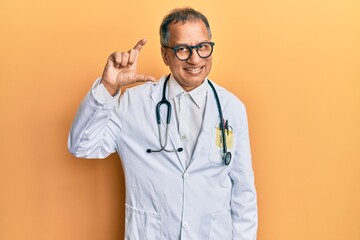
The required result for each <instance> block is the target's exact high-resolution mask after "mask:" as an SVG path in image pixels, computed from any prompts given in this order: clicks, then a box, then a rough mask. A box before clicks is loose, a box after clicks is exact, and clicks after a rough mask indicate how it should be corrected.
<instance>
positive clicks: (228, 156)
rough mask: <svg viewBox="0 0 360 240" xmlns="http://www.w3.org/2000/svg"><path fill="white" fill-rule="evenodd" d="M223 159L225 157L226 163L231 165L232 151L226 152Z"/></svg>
mask: <svg viewBox="0 0 360 240" xmlns="http://www.w3.org/2000/svg"><path fill="white" fill-rule="evenodd" d="M223 159H224V163H225V165H229V164H230V162H231V152H227V153H225V155H224V156H223Z"/></svg>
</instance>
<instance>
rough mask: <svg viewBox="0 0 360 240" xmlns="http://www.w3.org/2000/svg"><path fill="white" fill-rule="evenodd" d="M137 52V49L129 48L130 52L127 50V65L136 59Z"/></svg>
mask: <svg viewBox="0 0 360 240" xmlns="http://www.w3.org/2000/svg"><path fill="white" fill-rule="evenodd" d="M138 53H139V51H136V50H135V49H131V50H130V52H129V61H128V64H129V65H132V64H133V63H134V62H135V61H136V58H137V56H138Z"/></svg>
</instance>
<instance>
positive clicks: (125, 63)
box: [101, 39, 155, 95]
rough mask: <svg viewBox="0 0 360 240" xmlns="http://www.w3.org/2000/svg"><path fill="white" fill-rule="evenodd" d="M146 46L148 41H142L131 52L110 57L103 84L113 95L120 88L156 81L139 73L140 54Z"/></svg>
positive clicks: (118, 53) (102, 80) (115, 53)
mask: <svg viewBox="0 0 360 240" xmlns="http://www.w3.org/2000/svg"><path fill="white" fill-rule="evenodd" d="M145 44H146V39H141V40H140V41H139V42H138V43H137V44H136V45H135V46H134V47H133V48H132V49H130V50H129V51H127V52H114V53H112V54H111V55H110V56H109V58H108V60H107V62H106V65H105V68H104V72H103V75H102V78H101V82H102V84H104V86H105V88H106V89H107V90H108V92H109V93H110V94H111V95H115V94H116V92H117V91H118V90H119V88H121V87H123V86H126V85H129V84H132V83H136V82H147V81H155V78H154V77H153V76H149V75H144V74H138V73H137V61H138V57H139V52H140V50H141V49H142V48H143V47H144V45H145Z"/></svg>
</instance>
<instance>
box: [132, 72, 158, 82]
mask: <svg viewBox="0 0 360 240" xmlns="http://www.w3.org/2000/svg"><path fill="white" fill-rule="evenodd" d="M134 81H135V82H149V81H150V82H155V81H156V78H155V77H153V76H150V75H145V74H136V75H135V76H134Z"/></svg>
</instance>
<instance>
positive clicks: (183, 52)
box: [163, 42, 215, 61]
mask: <svg viewBox="0 0 360 240" xmlns="http://www.w3.org/2000/svg"><path fill="white" fill-rule="evenodd" d="M214 45H215V43H213V42H202V43H200V44H198V45H195V46H188V45H179V46H176V47H168V46H163V47H165V48H170V49H172V50H173V51H174V53H175V56H176V57H177V59H179V60H180V61H186V60H188V59H189V58H190V57H191V55H192V52H193V51H192V50H193V49H195V50H196V52H197V54H198V55H199V57H201V58H208V57H210V56H211V54H212V52H213V47H214Z"/></svg>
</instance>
